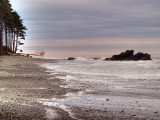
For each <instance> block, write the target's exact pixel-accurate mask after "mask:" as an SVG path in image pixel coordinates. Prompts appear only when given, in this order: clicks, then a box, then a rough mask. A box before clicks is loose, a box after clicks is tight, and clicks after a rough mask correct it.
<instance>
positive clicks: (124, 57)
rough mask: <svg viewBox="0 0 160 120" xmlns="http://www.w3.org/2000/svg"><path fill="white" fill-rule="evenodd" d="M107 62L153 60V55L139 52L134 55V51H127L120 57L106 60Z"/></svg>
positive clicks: (115, 56) (116, 56)
mask: <svg viewBox="0 0 160 120" xmlns="http://www.w3.org/2000/svg"><path fill="white" fill-rule="evenodd" d="M104 60H105V61H116V60H117V61H118V60H119V61H121V60H151V55H150V54H148V53H141V52H138V53H137V54H135V55H134V50H127V51H126V52H122V53H121V54H119V55H113V56H112V57H111V58H105V59H104Z"/></svg>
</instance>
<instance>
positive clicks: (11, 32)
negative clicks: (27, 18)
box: [0, 0, 27, 55]
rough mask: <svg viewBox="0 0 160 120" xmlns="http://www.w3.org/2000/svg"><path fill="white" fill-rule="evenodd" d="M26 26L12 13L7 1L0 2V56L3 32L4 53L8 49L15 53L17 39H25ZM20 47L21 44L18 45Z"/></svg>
mask: <svg viewBox="0 0 160 120" xmlns="http://www.w3.org/2000/svg"><path fill="white" fill-rule="evenodd" d="M25 30H27V28H26V26H24V25H23V20H22V19H21V18H20V16H19V14H18V13H17V12H16V11H13V9H12V6H11V4H10V1H9V0H0V55H2V54H3V32H4V33H5V48H6V51H5V53H8V48H9V49H11V50H12V51H13V52H14V53H16V51H17V47H18V44H19V43H20V41H19V38H21V39H25V34H26V33H25ZM20 45H22V44H20Z"/></svg>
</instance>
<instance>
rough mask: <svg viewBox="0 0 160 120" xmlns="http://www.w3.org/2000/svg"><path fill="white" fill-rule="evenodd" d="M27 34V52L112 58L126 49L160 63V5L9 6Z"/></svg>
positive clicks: (86, 1) (68, 0) (126, 0)
mask: <svg viewBox="0 0 160 120" xmlns="http://www.w3.org/2000/svg"><path fill="white" fill-rule="evenodd" d="M11 4H12V5H13V8H14V9H15V10H16V11H17V12H18V13H19V14H20V16H22V19H24V24H25V25H26V26H27V28H28V29H29V30H28V31H27V37H26V40H25V44H24V46H22V47H21V48H22V49H24V52H33V51H36V50H45V51H46V55H48V56H92V57H99V56H112V54H115V53H120V52H122V51H125V50H127V49H134V50H135V51H136V52H137V51H141V52H149V53H151V55H152V56H158V57H160V7H159V5H160V1H159V0H152V1H151V0H23V1H22V0H11Z"/></svg>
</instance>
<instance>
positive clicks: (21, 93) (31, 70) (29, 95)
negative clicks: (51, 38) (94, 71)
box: [0, 56, 159, 120]
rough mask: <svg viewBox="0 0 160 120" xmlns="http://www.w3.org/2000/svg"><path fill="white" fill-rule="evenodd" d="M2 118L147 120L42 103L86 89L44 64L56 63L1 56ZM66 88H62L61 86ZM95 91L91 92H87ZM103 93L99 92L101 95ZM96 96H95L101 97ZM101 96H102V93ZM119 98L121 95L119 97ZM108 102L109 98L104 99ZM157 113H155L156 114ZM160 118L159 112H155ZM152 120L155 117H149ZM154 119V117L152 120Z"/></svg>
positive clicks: (134, 116)
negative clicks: (52, 72)
mask: <svg viewBox="0 0 160 120" xmlns="http://www.w3.org/2000/svg"><path fill="white" fill-rule="evenodd" d="M0 59H1V61H0V70H1V71H0V101H1V102H0V119H4V120H12V119H14V120H31V119H32V120H33V119H34V120H74V119H82V120H88V119H90V120H107V119H108V120H119V119H121V120H145V119H147V118H146V117H145V116H143V115H142V116H136V115H135V114H128V113H127V112H126V111H123V110H121V111H118V112H115V111H112V110H99V109H94V108H91V107H82V106H74V105H73V106H67V108H64V109H62V108H63V106H62V107H61V106H60V105H54V104H52V105H50V104H43V100H50V99H53V98H54V99H62V100H63V99H65V98H66V94H68V93H73V94H79V93H80V92H81V91H83V89H80V88H78V87H77V88H76V87H75V88H72V87H64V86H66V85H67V83H66V82H64V81H63V79H59V78H57V77H56V76H57V74H51V72H49V69H47V68H46V67H43V66H42V65H43V64H46V63H54V64H56V62H57V60H53V59H40V58H29V57H23V56H2V57H0ZM62 86H63V87H62ZM88 92H92V91H88ZM99 93H100V92H99ZM99 93H95V94H99ZM100 94H102V93H100ZM117 96H118V95H117ZM105 100H106V102H108V101H110V99H107V98H105ZM155 112H156V111H155ZM154 114H155V116H156V118H155V119H157V118H158V116H159V113H154ZM149 119H152V118H149ZM153 119H154V118H153Z"/></svg>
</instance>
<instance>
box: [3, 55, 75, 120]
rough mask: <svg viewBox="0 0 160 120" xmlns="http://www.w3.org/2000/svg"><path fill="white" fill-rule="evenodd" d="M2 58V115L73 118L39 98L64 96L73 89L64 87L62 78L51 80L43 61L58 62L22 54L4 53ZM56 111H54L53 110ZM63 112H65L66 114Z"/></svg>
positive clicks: (38, 119)
mask: <svg viewBox="0 0 160 120" xmlns="http://www.w3.org/2000/svg"><path fill="white" fill-rule="evenodd" d="M0 58H1V60H2V61H1V62H0V69H1V72H0V87H1V89H0V95H1V97H0V101H1V102H0V119H6V120H7V119H15V120H24V119H25V120H31V119H35V120H46V119H51V115H52V117H53V118H52V119H66V118H68V119H71V120H72V118H70V117H69V114H68V113H67V112H66V111H64V110H62V109H59V108H56V107H49V106H44V105H42V104H40V103H38V102H37V99H39V98H53V97H56V98H61V97H63V95H65V94H66V93H67V92H69V91H74V90H72V89H65V88H60V87H59V86H60V85H61V84H62V82H61V81H60V80H58V79H54V80H50V79H49V78H50V77H51V75H50V74H49V73H48V72H46V71H47V69H45V68H42V67H39V64H43V63H47V62H55V61H54V60H46V59H39V58H28V57H22V56H2V57H0ZM52 112H53V113H54V114H51V113H52ZM62 113H63V114H62Z"/></svg>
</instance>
